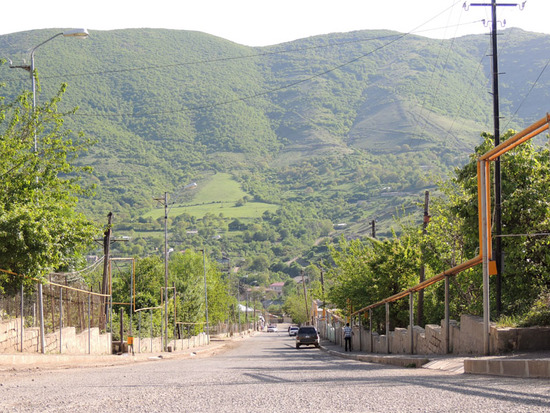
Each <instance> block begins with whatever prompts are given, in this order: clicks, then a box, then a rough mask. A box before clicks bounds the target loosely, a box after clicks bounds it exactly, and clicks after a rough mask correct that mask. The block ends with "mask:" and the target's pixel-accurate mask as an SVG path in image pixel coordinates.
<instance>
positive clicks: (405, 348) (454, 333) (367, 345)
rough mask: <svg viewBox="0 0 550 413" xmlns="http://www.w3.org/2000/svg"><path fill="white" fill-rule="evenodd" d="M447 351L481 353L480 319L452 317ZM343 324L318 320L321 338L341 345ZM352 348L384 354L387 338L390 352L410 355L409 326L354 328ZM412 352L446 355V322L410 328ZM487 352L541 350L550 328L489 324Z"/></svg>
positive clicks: (549, 342) (549, 345) (546, 346)
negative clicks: (383, 331) (378, 330)
mask: <svg viewBox="0 0 550 413" xmlns="http://www.w3.org/2000/svg"><path fill="white" fill-rule="evenodd" d="M449 324H450V325H449V353H451V354H461V355H483V354H484V349H483V319H482V318H481V317H475V316H471V315H463V316H462V317H461V318H460V324H459V323H458V322H456V321H455V320H451V321H450V323H449ZM342 328H343V325H342V323H336V324H335V325H334V326H330V325H329V326H326V325H325V324H324V323H323V322H320V323H319V332H320V334H321V335H322V337H324V338H327V339H329V340H330V341H332V342H334V343H336V344H340V345H342V344H343V339H342V336H343V335H342ZM353 331H354V335H353V338H352V341H353V349H354V350H359V351H364V352H368V353H378V354H387V353H388V351H387V345H386V340H389V352H390V353H392V354H411V341H410V334H409V328H396V329H395V330H394V331H390V333H389V335H388V336H386V335H385V334H381V335H379V334H378V333H376V332H373V333H372V334H371V333H370V332H369V331H368V330H365V329H361V330H360V329H359V328H358V327H357V326H354V327H353ZM413 337H414V341H413V343H414V345H413V352H412V353H413V354H424V355H431V354H446V353H447V352H446V350H447V349H446V347H447V346H446V344H447V343H446V340H447V338H446V332H445V323H444V321H442V323H441V325H436V324H428V325H426V326H425V328H422V327H419V326H414V328H413ZM489 346H490V353H491V354H502V353H506V352H510V351H541V350H548V349H549V348H550V327H530V328H497V327H496V326H495V325H494V324H492V325H491V326H490V339H489Z"/></svg>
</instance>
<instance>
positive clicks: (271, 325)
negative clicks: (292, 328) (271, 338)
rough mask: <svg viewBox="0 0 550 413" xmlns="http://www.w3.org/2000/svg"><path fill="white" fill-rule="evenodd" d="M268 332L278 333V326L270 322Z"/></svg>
mask: <svg viewBox="0 0 550 413" xmlns="http://www.w3.org/2000/svg"><path fill="white" fill-rule="evenodd" d="M267 332H268V333H276V332H277V326H275V325H273V324H270V325H268V326H267Z"/></svg>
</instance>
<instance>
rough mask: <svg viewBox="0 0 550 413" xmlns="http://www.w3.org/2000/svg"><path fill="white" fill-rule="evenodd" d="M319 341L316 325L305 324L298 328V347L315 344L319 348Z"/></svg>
mask: <svg viewBox="0 0 550 413" xmlns="http://www.w3.org/2000/svg"><path fill="white" fill-rule="evenodd" d="M319 343H320V339H319V334H318V333H317V329H316V328H315V327H313V326H303V327H300V328H299V329H298V333H296V348H300V346H315V347H317V348H319Z"/></svg>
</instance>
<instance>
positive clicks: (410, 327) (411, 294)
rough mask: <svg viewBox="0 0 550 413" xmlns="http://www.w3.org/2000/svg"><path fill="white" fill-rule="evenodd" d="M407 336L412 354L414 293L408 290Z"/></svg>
mask: <svg viewBox="0 0 550 413" xmlns="http://www.w3.org/2000/svg"><path fill="white" fill-rule="evenodd" d="M409 338H410V342H411V354H414V293H413V292H412V291H411V292H409Z"/></svg>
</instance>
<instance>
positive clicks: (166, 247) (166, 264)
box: [155, 182, 197, 351]
mask: <svg viewBox="0 0 550 413" xmlns="http://www.w3.org/2000/svg"><path fill="white" fill-rule="evenodd" d="M196 187H197V184H196V183H195V182H192V183H190V184H187V185H185V186H184V187H183V190H185V189H193V188H196ZM176 199H177V197H176V198H175V199H174V201H173V202H172V205H171V206H170V208H168V192H165V193H164V198H155V201H159V202H162V204H163V205H164V351H167V350H168V212H170V210H171V209H172V206H174V202H175V201H176Z"/></svg>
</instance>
